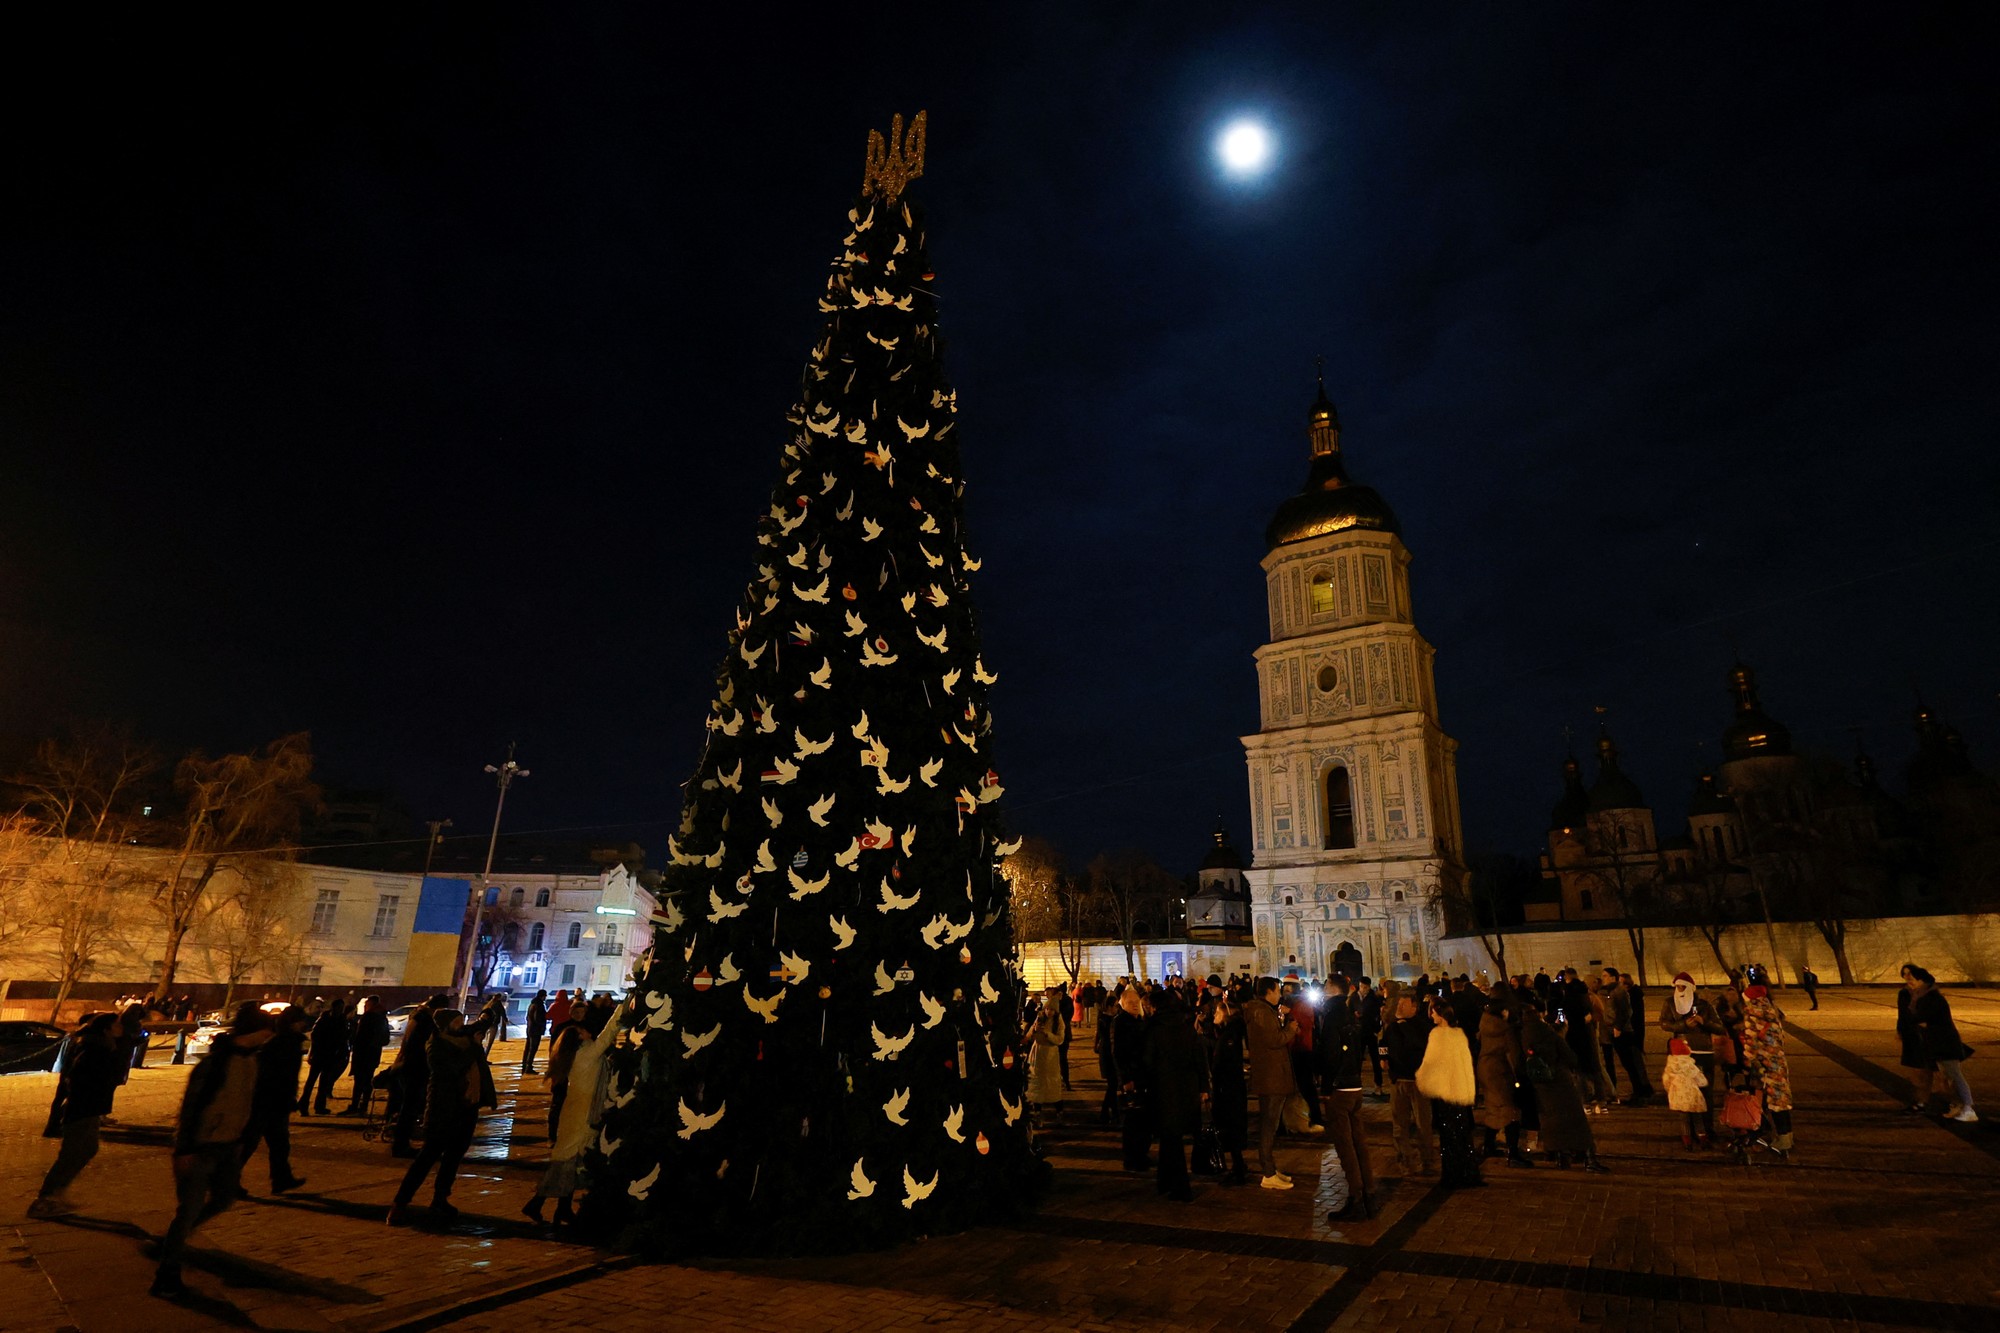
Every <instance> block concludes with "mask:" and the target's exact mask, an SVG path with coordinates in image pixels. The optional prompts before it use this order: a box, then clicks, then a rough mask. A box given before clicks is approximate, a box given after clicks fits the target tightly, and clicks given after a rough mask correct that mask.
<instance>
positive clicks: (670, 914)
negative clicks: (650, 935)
mask: <svg viewBox="0 0 2000 1333" xmlns="http://www.w3.org/2000/svg"><path fill="white" fill-rule="evenodd" d="M660 914H661V917H662V918H663V919H662V921H661V925H660V929H662V930H664V931H666V932H667V934H669V935H671V934H673V933H674V932H675V931H677V930H679V929H680V928H681V924H682V923H683V922H684V921H685V920H686V919H687V918H685V917H683V916H682V915H681V909H680V908H679V907H678V906H676V905H675V903H674V900H673V899H671V898H669V899H667V900H666V901H665V902H663V903H661V904H660Z"/></svg>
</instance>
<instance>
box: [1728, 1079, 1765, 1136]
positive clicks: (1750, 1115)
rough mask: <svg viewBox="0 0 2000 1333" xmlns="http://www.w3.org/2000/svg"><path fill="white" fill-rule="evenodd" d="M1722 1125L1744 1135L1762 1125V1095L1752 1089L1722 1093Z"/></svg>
mask: <svg viewBox="0 0 2000 1333" xmlns="http://www.w3.org/2000/svg"><path fill="white" fill-rule="evenodd" d="M1722 1123H1723V1124H1725V1125H1727V1126H1728V1127H1729V1128H1731V1129H1740V1130H1743V1131H1744V1132H1746V1133H1748V1132H1749V1131H1751V1130H1754V1129H1756V1128H1757V1126H1759V1125H1761V1124H1763V1123H1764V1094H1763V1093H1761V1092H1758V1091H1756V1090H1754V1089H1753V1090H1751V1091H1749V1092H1725V1093H1723V1094H1722Z"/></svg>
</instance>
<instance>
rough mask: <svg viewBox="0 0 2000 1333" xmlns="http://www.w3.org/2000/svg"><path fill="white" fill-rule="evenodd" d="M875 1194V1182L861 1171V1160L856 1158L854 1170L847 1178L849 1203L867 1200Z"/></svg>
mask: <svg viewBox="0 0 2000 1333" xmlns="http://www.w3.org/2000/svg"><path fill="white" fill-rule="evenodd" d="M874 1192H875V1182H874V1181H872V1180H870V1179H869V1178H868V1173H867V1172H866V1171H863V1170H862V1169H861V1159H860V1158H859V1157H857V1158H855V1159H854V1170H853V1171H852V1172H850V1173H849V1174H848V1177H847V1201H848V1202H849V1203H853V1202H854V1201H855V1200H856V1199H865V1198H867V1197H868V1196H869V1195H871V1194H873V1193H874Z"/></svg>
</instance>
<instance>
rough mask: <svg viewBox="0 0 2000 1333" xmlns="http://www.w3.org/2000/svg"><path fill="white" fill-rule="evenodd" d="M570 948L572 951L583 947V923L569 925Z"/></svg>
mask: <svg viewBox="0 0 2000 1333" xmlns="http://www.w3.org/2000/svg"><path fill="white" fill-rule="evenodd" d="M569 947H570V948H572V949H580V948H582V947H583V922H581V921H572V922H570V923H569Z"/></svg>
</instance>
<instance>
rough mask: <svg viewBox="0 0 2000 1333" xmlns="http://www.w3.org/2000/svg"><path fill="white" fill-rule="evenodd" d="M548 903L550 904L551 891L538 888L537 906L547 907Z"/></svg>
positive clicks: (536, 895)
mask: <svg viewBox="0 0 2000 1333" xmlns="http://www.w3.org/2000/svg"><path fill="white" fill-rule="evenodd" d="M548 905H549V891H548V890H547V889H536V890H535V906H537V907H547V906H548Z"/></svg>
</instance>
